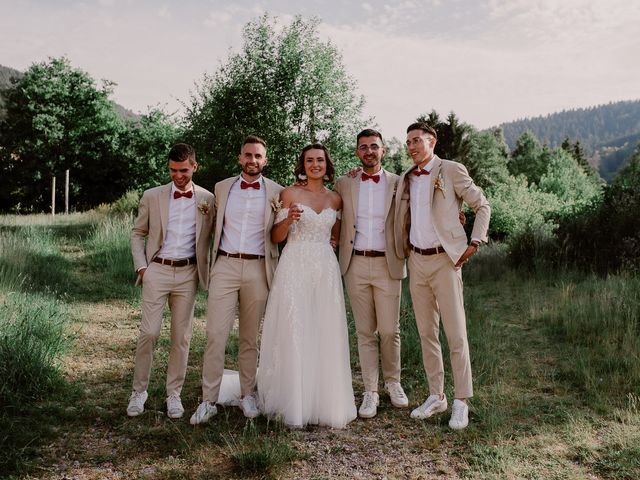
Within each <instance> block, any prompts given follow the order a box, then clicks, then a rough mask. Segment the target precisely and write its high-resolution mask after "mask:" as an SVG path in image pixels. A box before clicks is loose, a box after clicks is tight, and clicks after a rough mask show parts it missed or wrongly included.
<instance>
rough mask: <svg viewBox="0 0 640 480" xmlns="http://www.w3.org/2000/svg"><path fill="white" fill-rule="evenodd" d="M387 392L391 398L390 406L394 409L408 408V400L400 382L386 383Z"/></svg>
mask: <svg viewBox="0 0 640 480" xmlns="http://www.w3.org/2000/svg"><path fill="white" fill-rule="evenodd" d="M387 391H388V392H389V397H391V404H392V405H393V406H394V407H398V408H405V407H408V406H409V399H408V398H407V396H406V395H405V393H404V390H403V389H402V385H400V382H390V383H387Z"/></svg>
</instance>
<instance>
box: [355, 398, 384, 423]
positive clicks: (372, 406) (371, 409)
mask: <svg viewBox="0 0 640 480" xmlns="http://www.w3.org/2000/svg"><path fill="white" fill-rule="evenodd" d="M378 405H380V396H379V395H378V392H364V395H363V397H362V405H360V409H359V410H358V415H360V417H361V418H373V417H375V416H376V414H377V413H378V408H377V407H378Z"/></svg>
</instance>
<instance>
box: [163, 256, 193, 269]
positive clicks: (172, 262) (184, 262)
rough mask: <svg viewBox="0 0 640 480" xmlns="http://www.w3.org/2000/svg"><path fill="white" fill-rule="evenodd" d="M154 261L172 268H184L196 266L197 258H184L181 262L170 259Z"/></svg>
mask: <svg viewBox="0 0 640 480" xmlns="http://www.w3.org/2000/svg"><path fill="white" fill-rule="evenodd" d="M153 261H154V262H156V263H160V264H162V265H169V266H170V267H184V266H186V265H195V264H196V257H191V258H182V259H180V260H169V259H168V258H160V257H156V258H154V259H153Z"/></svg>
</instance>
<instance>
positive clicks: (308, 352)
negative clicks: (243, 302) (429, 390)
mask: <svg viewBox="0 0 640 480" xmlns="http://www.w3.org/2000/svg"><path fill="white" fill-rule="evenodd" d="M287 213H288V209H282V210H281V211H280V212H278V216H277V217H276V222H278V221H281V220H283V219H284V218H285V217H286V216H287ZM335 221H336V211H335V210H333V209H331V208H326V209H324V210H323V211H322V212H320V213H319V214H318V213H316V212H315V211H314V210H313V209H312V208H311V207H308V206H303V213H302V215H301V217H300V220H299V221H298V223H297V224H295V225H292V226H291V227H290V231H289V234H288V237H287V244H286V246H285V247H284V250H283V252H282V255H281V257H280V261H279V263H278V267H277V269H276V273H275V276H274V279H273V283H272V286H271V291H270V293H269V300H268V302H267V308H266V312H265V317H264V323H263V326H262V341H261V344H260V360H259V369H258V375H257V383H258V398H259V405H260V408H261V410H262V412H263V413H264V414H266V415H267V416H270V417H275V418H279V419H281V420H282V421H283V422H284V423H285V424H286V425H289V426H292V427H302V426H304V425H307V424H315V425H324V426H329V427H333V428H344V427H345V426H346V425H347V423H349V422H350V421H351V420H353V419H354V418H356V415H357V413H356V405H355V400H354V396H353V387H352V384H351V364H350V360H349V339H348V331H347V320H346V313H345V305H344V296H343V290H342V278H341V277H340V269H339V266H338V262H337V259H336V255H335V253H334V252H333V249H332V248H331V245H330V244H329V238H330V235H331V227H332V226H333V224H334V223H335Z"/></svg>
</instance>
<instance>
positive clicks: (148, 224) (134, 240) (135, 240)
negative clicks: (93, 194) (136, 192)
mask: <svg viewBox="0 0 640 480" xmlns="http://www.w3.org/2000/svg"><path fill="white" fill-rule="evenodd" d="M193 192H194V195H195V199H196V202H195V205H196V206H195V208H196V258H197V262H198V279H199V281H200V282H199V283H200V287H201V288H204V289H206V288H207V286H208V283H209V259H210V252H211V235H212V232H213V225H214V221H215V215H216V211H215V205H214V197H213V194H212V193H211V192H210V191H208V190H205V189H204V188H202V187H199V186H198V185H196V184H194V185H193ZM170 201H171V183H168V184H166V185H161V186H159V187H155V188H151V189H149V190H147V191H145V192H144V193H143V194H142V198H141V199H140V205H139V206H138V216H137V217H136V220H135V222H134V224H133V230H132V231H131V254H132V256H133V265H134V267H135V269H136V271H138V270H139V269H141V268H143V267H147V266H148V265H149V264H150V263H151V262H152V261H153V259H154V258H155V257H156V255H158V252H159V251H160V249H161V248H162V243H163V242H164V238H165V235H166V230H167V221H168V218H169V202H170ZM205 212H206V213H205ZM145 239H146V244H145Z"/></svg>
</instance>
